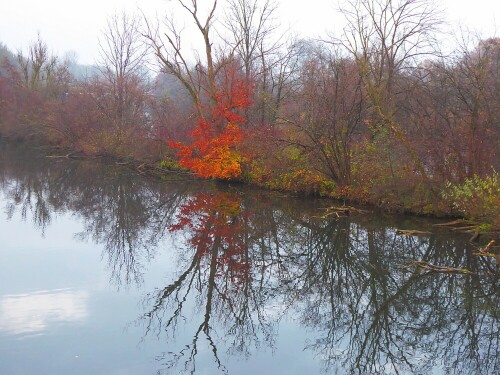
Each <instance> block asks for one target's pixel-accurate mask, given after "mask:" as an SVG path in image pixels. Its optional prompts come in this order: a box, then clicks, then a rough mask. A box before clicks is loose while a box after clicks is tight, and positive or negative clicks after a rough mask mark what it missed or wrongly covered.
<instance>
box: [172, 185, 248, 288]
mask: <svg viewBox="0 0 500 375" xmlns="http://www.w3.org/2000/svg"><path fill="white" fill-rule="evenodd" d="M245 228H246V222H245V214H244V213H243V212H242V209H241V200H240V198H239V197H238V196H237V195H234V194H230V193H222V192H218V193H216V194H197V195H196V196H194V197H192V198H190V199H189V200H188V201H187V202H186V203H185V204H183V205H182V206H181V207H180V210H179V214H178V215H177V222H176V223H175V224H173V225H172V226H170V228H169V230H170V231H184V232H185V233H189V234H190V237H189V239H188V243H189V244H190V245H191V246H193V248H194V249H195V250H196V256H200V257H201V256H206V257H213V256H215V257H217V268H218V275H223V274H229V276H230V277H231V280H232V281H238V280H243V279H246V278H247V277H248V276H249V275H248V273H249V270H250V260H249V259H248V257H247V254H246V249H247V247H246V243H245V240H244V239H245V236H244V235H243V233H244V232H245Z"/></svg>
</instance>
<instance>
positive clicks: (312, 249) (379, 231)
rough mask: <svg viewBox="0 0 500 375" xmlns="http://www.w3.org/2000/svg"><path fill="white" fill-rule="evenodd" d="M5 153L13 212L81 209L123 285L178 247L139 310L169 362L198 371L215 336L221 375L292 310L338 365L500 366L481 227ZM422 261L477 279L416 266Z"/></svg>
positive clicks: (165, 365)
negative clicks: (477, 233)
mask: <svg viewBox="0 0 500 375" xmlns="http://www.w3.org/2000/svg"><path fill="white" fill-rule="evenodd" d="M2 155H6V153H4V154H2V153H0V184H1V186H2V189H3V191H4V196H5V197H6V199H7V200H8V215H10V216H12V215H13V213H14V212H16V211H19V212H21V213H22V215H23V216H24V217H31V218H32V220H33V222H34V223H35V224H36V225H38V226H39V227H40V228H41V230H42V231H43V230H44V229H45V228H46V227H47V225H49V224H50V221H51V218H52V216H53V215H55V214H56V212H71V213H73V214H74V215H75V216H77V217H79V218H82V219H83V220H84V229H83V230H82V231H81V232H80V233H78V234H77V236H78V238H79V239H82V240H92V241H95V242H96V243H99V244H102V245H103V248H104V251H103V257H104V259H105V260H106V261H107V263H108V266H109V270H110V277H111V280H112V281H113V283H114V284H116V285H119V286H120V285H132V284H134V285H141V282H142V278H143V275H144V274H145V273H146V272H147V266H148V264H149V262H150V261H152V260H153V259H154V257H155V256H156V255H157V254H158V252H160V251H169V252H175V257H174V256H172V259H173V258H176V259H178V264H177V272H176V273H175V274H174V275H169V276H168V277H167V279H166V281H165V282H164V283H163V284H161V285H158V287H157V288H156V289H154V290H149V291H145V297H144V299H143V301H142V303H143V308H144V313H143V314H142V315H141V316H140V317H139V318H138V319H137V323H138V324H139V325H140V326H141V327H143V328H144V335H143V337H142V338H137V339H138V340H139V339H142V340H157V339H159V344H158V345H159V346H160V349H159V350H158V353H159V354H158V357H157V360H158V363H159V366H161V370H160V371H164V372H167V373H173V374H176V373H179V372H183V371H184V372H187V373H193V374H194V373H197V369H198V368H199V367H198V363H199V361H198V357H199V353H200V352H201V350H202V348H203V347H204V346H205V345H206V343H208V348H209V350H210V352H211V358H212V361H213V363H214V365H215V367H216V368H218V371H220V372H230V371H231V363H233V362H232V358H234V357H243V358H247V359H248V363H247V365H246V366H251V365H252V355H253V354H255V353H256V352H257V351H259V350H263V349H264V350H265V348H270V349H271V350H279V348H278V347H277V346H276V345H277V344H276V343H277V341H278V340H277V338H278V333H279V327H280V323H281V322H283V321H292V320H293V321H297V322H298V324H299V329H301V330H303V331H308V332H311V334H312V335H313V336H312V337H313V338H312V339H309V340H308V341H305V340H304V343H303V348H304V350H305V352H312V353H314V355H315V358H317V360H318V361H319V362H321V364H322V368H323V370H324V372H325V373H339V374H343V373H355V374H375V373H376V374H384V373H387V374H393V373H412V374H413V373H422V374H428V373H453V374H493V373H500V358H499V355H498V348H499V340H500V328H499V324H498V322H499V320H500V312H499V309H498V306H499V305H500V300H499V299H500V298H499V297H500V294H499V291H498V272H499V268H498V265H497V264H496V262H495V259H494V258H486V257H478V256H476V255H474V252H475V249H474V248H473V247H471V245H470V244H469V243H468V241H467V238H464V237H461V236H457V235H454V236H450V235H449V234H448V233H445V232H439V231H433V232H432V233H431V234H429V235H426V236H400V235H397V234H396V230H395V227H396V224H397V226H398V227H401V225H404V223H402V222H401V220H400V219H391V218H387V217H381V216H375V215H360V216H357V217H350V218H341V219H335V220H324V219H319V218H318V212H319V211H318V208H319V207H320V206H324V205H327V204H328V202H324V201H311V200H307V201H301V200H293V199H291V198H289V197H288V198H287V197H281V196H279V195H277V194H267V193H262V192H245V193H242V192H241V191H238V190H237V189H234V188H229V187H227V186H225V187H224V188H223V189H218V190H217V189H214V188H213V187H212V185H206V184H204V185H203V184H202V185H197V184H195V183H193V182H189V183H181V182H174V183H158V182H152V181H148V180H146V179H144V178H136V177H135V176H133V175H132V174H130V173H126V172H124V171H123V170H121V169H119V168H117V167H114V166H103V165H99V164H96V163H84V162H67V161H65V162H58V163H54V162H53V161H48V160H43V161H42V162H43V163H44V164H46V165H43V166H40V165H38V166H35V165H34V163H21V162H17V163H12V160H18V159H16V158H20V156H12V155H10V156H8V157H7V156H4V157H2ZM9 158H10V159H9ZM240 189H241V188H240ZM29 212H31V215H27V213H29ZM396 220H398V221H397V222H396ZM410 225H412V226H413V227H415V225H417V223H416V222H412V223H410ZM413 229H415V228H413ZM425 229H426V230H429V229H430V228H425ZM166 238H169V240H170V241H171V242H169V243H170V245H169V246H168V248H165V242H162V241H161V240H165V239H166ZM409 259H418V260H424V261H427V262H429V263H432V264H436V265H442V266H448V267H455V268H461V267H465V268H467V269H469V270H470V271H471V272H472V273H473V274H472V275H456V274H441V273H428V272H418V271H413V272H411V270H409V269H405V268H404V267H402V266H403V265H404V264H405V263H407V262H408V260H409ZM9 298H10V297H9ZM81 299H82V298H80V300H81ZM9 304H10V305H12V304H14V305H15V303H14V302H13V301H12V300H9V301H8V303H7V306H9ZM36 304H37V305H38V304H40V305H41V306H43V305H44V303H43V301H42V302H39V301H36ZM61 304H62V303H61ZM62 305H64V304H62ZM2 306H3V305H2ZM14 310H15V309H14ZM14 310H12V309H11V311H14ZM18 310H23V309H18ZM25 310H26V309H25ZM76 310H78V309H76ZM2 311H4V310H2ZM5 311H7V315H5V316H7V317H8V316H11V315H12V314H11V313H8V311H9V308H7V310H5ZM3 314H5V313H3ZM9 314H11V315H9ZM69 315H71V314H68V315H65V314H64V313H61V316H69ZM2 316H3V315H2ZM9 319H12V318H9ZM21 320H22V319H21ZM42 323H43V322H42ZM42 323H40V324H42ZM4 325H5V324H4ZM0 327H2V325H0ZM180 332H181V333H182V334H180ZM186 332H187V333H186ZM186 334H187V335H188V336H187V338H186ZM297 339H298V340H299V339H300V340H302V339H303V336H298V337H297ZM173 347H176V348H178V350H177V349H175V350H174V349H172V348H173ZM167 348H168V349H167ZM301 355H303V353H302V352H301V353H293V356H294V357H299V358H300V356H301ZM197 361H198V362H197ZM282 366H284V368H285V369H286V366H287V364H286V363H283V364H282Z"/></svg>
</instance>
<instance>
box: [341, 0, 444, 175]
mask: <svg viewBox="0 0 500 375" xmlns="http://www.w3.org/2000/svg"><path fill="white" fill-rule="evenodd" d="M341 12H342V13H343V14H344V16H345V18H346V21H347V26H346V28H345V29H344V34H343V38H342V39H341V40H337V42H340V43H341V44H342V45H343V46H344V47H345V48H346V49H347V50H348V51H349V52H350V54H351V55H352V56H353V57H354V59H355V61H356V63H357V64H358V67H359V70H360V72H361V76H362V78H363V83H364V87H365V90H366V92H367V96H368V98H369V99H370V102H371V106H372V109H373V116H374V122H375V123H376V125H377V127H379V128H380V127H382V128H388V129H389V131H390V132H391V133H392V134H393V135H394V137H395V138H396V139H397V140H398V142H400V143H401V144H402V145H403V146H404V148H405V149H406V151H407V152H408V154H409V155H410V157H411V159H412V160H413V163H414V164H415V167H416V168H417V170H418V171H419V173H420V174H421V175H422V177H423V178H424V179H425V180H426V181H427V182H428V178H427V175H426V172H425V168H424V166H423V164H422V161H421V160H420V158H419V156H418V154H417V153H416V152H415V150H414V148H413V146H412V144H411V142H410V141H409V139H408V136H407V135H406V133H405V131H404V130H403V129H402V127H401V126H400V124H399V121H398V118H397V116H396V112H397V91H396V82H397V79H398V77H400V76H401V74H402V73H403V72H404V71H405V69H407V68H408V67H410V66H411V65H412V64H413V63H414V62H415V61H416V60H418V59H419V58H422V57H423V56H428V55H429V54H432V53H433V52H434V50H433V48H432V47H433V42H434V35H435V33H436V32H437V31H438V29H439V26H440V24H441V17H440V12H439V11H438V9H437V8H436V6H435V5H434V2H433V0H347V1H346V3H345V4H344V6H343V7H342V8H341ZM377 127H374V128H377Z"/></svg>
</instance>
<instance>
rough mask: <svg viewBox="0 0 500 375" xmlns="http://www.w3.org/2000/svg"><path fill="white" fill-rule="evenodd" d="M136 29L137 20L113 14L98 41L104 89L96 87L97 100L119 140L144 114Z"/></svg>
mask: <svg viewBox="0 0 500 375" xmlns="http://www.w3.org/2000/svg"><path fill="white" fill-rule="evenodd" d="M139 26H140V22H139V19H138V18H137V17H135V16H129V15H127V14H125V13H122V14H115V15H113V16H112V17H111V18H109V19H108V22H107V25H106V28H105V30H104V32H103V35H102V38H101V39H100V40H99V48H100V54H101V59H100V62H99V69H100V71H101V75H102V79H103V83H104V85H100V84H98V85H97V86H99V87H100V88H101V89H103V90H97V91H98V92H99V91H101V92H100V94H98V95H97V97H96V99H97V102H98V105H99V106H100V107H101V109H102V110H104V111H105V112H106V114H107V116H108V117H109V119H110V120H111V122H112V124H113V126H114V127H115V135H116V137H117V138H118V140H121V139H122V137H123V136H124V132H125V131H126V130H127V129H129V128H130V127H132V126H133V125H137V123H138V122H139V121H138V119H139V118H140V117H141V116H142V115H143V112H144V111H143V110H144V108H143V107H144V94H145V88H144V87H143V76H142V75H143V71H142V69H143V62H144V57H145V54H146V49H145V46H144V44H143V42H142V40H141V34H140V33H139ZM96 94H97V93H96Z"/></svg>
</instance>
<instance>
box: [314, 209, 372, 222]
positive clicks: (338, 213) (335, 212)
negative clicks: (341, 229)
mask: <svg viewBox="0 0 500 375" xmlns="http://www.w3.org/2000/svg"><path fill="white" fill-rule="evenodd" d="M322 210H325V213H324V214H323V215H321V216H315V217H316V218H319V219H327V218H329V217H330V216H335V217H337V218H340V217H345V216H350V215H351V214H353V213H357V214H366V213H368V211H365V210H361V209H359V208H356V207H352V206H330V207H327V208H322Z"/></svg>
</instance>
